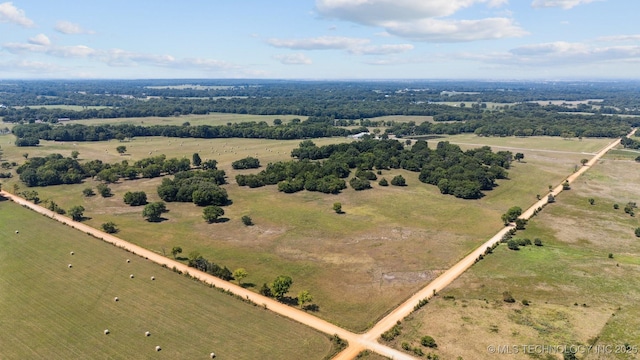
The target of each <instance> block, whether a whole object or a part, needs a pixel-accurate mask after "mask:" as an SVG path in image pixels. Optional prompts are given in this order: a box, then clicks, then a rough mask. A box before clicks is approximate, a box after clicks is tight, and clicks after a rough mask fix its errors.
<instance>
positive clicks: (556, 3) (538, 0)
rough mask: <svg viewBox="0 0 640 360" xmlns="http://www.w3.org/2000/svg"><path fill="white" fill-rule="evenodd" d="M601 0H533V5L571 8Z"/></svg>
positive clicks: (537, 6) (535, 6) (536, 6)
mask: <svg viewBox="0 0 640 360" xmlns="http://www.w3.org/2000/svg"><path fill="white" fill-rule="evenodd" d="M594 1H599V0H533V3H531V6H532V7H534V8H552V7H559V8H563V9H565V10H568V9H571V8H573V7H576V6H578V5H582V4H588V3H592V2H594Z"/></svg>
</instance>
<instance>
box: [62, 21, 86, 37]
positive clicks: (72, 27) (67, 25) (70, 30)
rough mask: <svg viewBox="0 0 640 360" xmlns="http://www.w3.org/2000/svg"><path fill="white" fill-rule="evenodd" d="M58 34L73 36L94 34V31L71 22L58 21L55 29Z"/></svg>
mask: <svg viewBox="0 0 640 360" xmlns="http://www.w3.org/2000/svg"><path fill="white" fill-rule="evenodd" d="M54 29H55V30H56V31H57V32H60V33H63V34H67V35H71V34H93V33H94V32H93V31H92V30H86V29H84V28H82V26H80V25H78V24H74V23H72V22H69V21H58V22H57V23H56V26H55V28H54Z"/></svg>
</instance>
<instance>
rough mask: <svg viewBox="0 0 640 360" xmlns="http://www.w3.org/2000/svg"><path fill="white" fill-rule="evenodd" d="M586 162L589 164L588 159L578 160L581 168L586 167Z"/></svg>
mask: <svg viewBox="0 0 640 360" xmlns="http://www.w3.org/2000/svg"><path fill="white" fill-rule="evenodd" d="M588 162H589V159H581V160H580V164H582V166H585V165H587V163H588Z"/></svg>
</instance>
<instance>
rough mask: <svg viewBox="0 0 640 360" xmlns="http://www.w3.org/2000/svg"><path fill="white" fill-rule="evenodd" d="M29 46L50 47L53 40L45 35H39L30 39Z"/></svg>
mask: <svg viewBox="0 0 640 360" xmlns="http://www.w3.org/2000/svg"><path fill="white" fill-rule="evenodd" d="M29 44H34V45H40V46H49V45H51V40H49V38H48V37H47V35H45V34H38V35H36V36H34V37H32V38H30V39H29Z"/></svg>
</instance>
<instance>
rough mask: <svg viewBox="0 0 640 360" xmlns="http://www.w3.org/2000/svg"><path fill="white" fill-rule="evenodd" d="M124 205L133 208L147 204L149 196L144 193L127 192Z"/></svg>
mask: <svg viewBox="0 0 640 360" xmlns="http://www.w3.org/2000/svg"><path fill="white" fill-rule="evenodd" d="M124 203H125V204H127V205H131V206H140V205H146V204H147V194H146V193H145V192H144V191H134V192H131V191H127V192H126V193H125V194H124Z"/></svg>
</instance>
